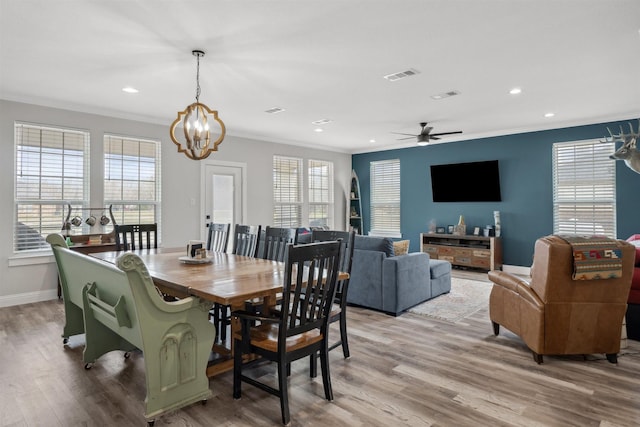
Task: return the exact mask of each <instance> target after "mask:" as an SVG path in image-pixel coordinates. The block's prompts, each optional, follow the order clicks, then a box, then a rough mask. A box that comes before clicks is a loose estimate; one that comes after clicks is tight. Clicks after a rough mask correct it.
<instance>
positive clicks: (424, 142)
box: [418, 141, 429, 147]
mask: <svg viewBox="0 0 640 427" xmlns="http://www.w3.org/2000/svg"><path fill="white" fill-rule="evenodd" d="M418 145H419V146H420V147H424V146H425V145H429V141H418Z"/></svg>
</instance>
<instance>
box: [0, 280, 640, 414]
mask: <svg viewBox="0 0 640 427" xmlns="http://www.w3.org/2000/svg"><path fill="white" fill-rule="evenodd" d="M456 275H462V276H464V277H465V278H469V277H475V276H474V275H473V274H472V273H466V272H457V273H456ZM482 277H486V275H481V276H480V278H482ZM63 317H64V314H63V306H62V303H60V302H58V301H49V302H43V303H37V304H28V305H23V306H16V307H8V308H3V309H0V425H2V426H93V425H95V426H111V425H113V426H116V425H117V426H129V425H133V426H144V425H145V420H144V418H143V416H142V412H143V409H142V401H143V399H144V395H145V391H144V387H145V386H144V376H143V375H144V359H143V357H142V356H141V355H140V354H133V355H132V357H131V358H130V359H128V360H125V359H124V358H123V357H122V353H121V352H112V353H109V354H107V355H105V356H103V357H102V358H101V359H99V360H98V361H97V363H96V364H95V366H94V367H93V369H91V370H89V371H86V370H84V369H83V364H82V341H81V339H80V338H76V339H72V341H71V342H70V346H69V347H67V348H65V347H63V345H62V340H61V338H60V333H61V330H62V325H63ZM349 322H350V323H349V332H350V343H351V353H352V356H351V358H350V359H348V360H345V359H343V358H342V354H341V352H340V350H334V351H332V352H331V373H332V380H333V381H332V383H333V390H334V394H335V400H334V401H333V402H327V401H325V400H324V398H323V391H322V381H321V378H320V377H318V378H316V379H315V380H311V379H310V378H309V377H308V373H307V372H308V371H307V369H308V364H307V361H306V360H302V361H299V362H297V363H295V364H294V365H293V368H292V371H293V372H292V375H291V377H290V385H291V397H290V407H291V416H292V423H291V425H292V426H384V427H387V426H404V425H406V426H456V427H458V426H527V427H529V426H600V427H612V426H634V425H640V342H637V341H629V346H628V348H627V349H624V350H622V351H621V353H620V355H619V357H618V365H613V364H610V363H609V362H607V361H606V360H605V358H604V355H601V354H597V355H589V356H587V357H586V359H585V358H583V357H548V356H545V362H544V364H542V365H537V364H536V363H535V362H534V361H533V359H532V357H531V353H530V352H529V351H528V349H527V348H526V347H525V346H524V345H523V344H522V342H521V341H520V340H519V339H518V338H517V337H516V336H514V335H513V334H511V333H509V332H502V333H501V335H500V336H498V337H494V336H493V334H492V330H491V324H490V322H489V319H488V312H487V310H486V309H483V310H481V311H479V312H477V313H475V314H473V315H472V316H470V317H468V318H467V319H465V320H463V321H461V322H458V323H456V324H453V323H448V322H445V321H438V320H435V319H431V318H428V317H422V316H419V315H414V314H410V313H406V314H404V315H402V316H399V317H396V318H394V317H391V316H387V315H385V314H381V313H377V312H374V311H370V310H365V309H358V308H350V310H349ZM334 336H335V335H334ZM273 374H274V371H273V370H269V371H267V375H273ZM210 386H211V390H212V391H213V398H212V399H211V400H209V402H208V403H207V404H206V405H204V406H203V405H200V404H196V405H193V406H190V407H188V408H184V409H181V410H179V411H175V412H173V413H171V414H168V415H165V416H164V417H161V418H159V419H158V420H157V421H156V426H165V425H172V426H274V425H275V426H277V425H280V409H279V403H278V399H277V398H276V397H274V396H271V395H268V394H267V393H265V392H263V391H261V390H258V389H256V388H254V387H251V386H250V385H247V384H243V397H242V399H240V400H237V401H234V400H233V398H232V396H231V374H230V373H227V374H224V375H222V376H220V377H217V378H214V379H213V380H211V383H210Z"/></svg>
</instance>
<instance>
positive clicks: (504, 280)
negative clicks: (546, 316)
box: [489, 270, 543, 307]
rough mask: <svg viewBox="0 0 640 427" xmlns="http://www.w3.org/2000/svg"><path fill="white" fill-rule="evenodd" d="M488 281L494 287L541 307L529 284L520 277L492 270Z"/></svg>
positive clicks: (538, 298) (540, 302) (539, 300)
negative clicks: (506, 290) (515, 294)
mask: <svg viewBox="0 0 640 427" xmlns="http://www.w3.org/2000/svg"><path fill="white" fill-rule="evenodd" d="M489 280H491V281H492V282H493V283H494V284H495V285H498V286H502V287H503V288H506V289H508V290H510V291H512V292H515V293H517V294H518V295H520V297H522V298H523V299H524V300H526V301H528V302H530V303H532V304H534V305H536V306H538V307H542V306H543V303H542V300H541V299H540V297H538V295H537V294H536V293H535V292H534V291H533V290H532V289H531V287H530V286H529V282H527V281H526V280H524V279H523V278H521V277H518V276H516V275H514V274H511V273H507V272H504V271H499V270H492V271H490V272H489Z"/></svg>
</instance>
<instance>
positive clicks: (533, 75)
mask: <svg viewBox="0 0 640 427" xmlns="http://www.w3.org/2000/svg"><path fill="white" fill-rule="evenodd" d="M639 18H640V1H639V0H599V1H596V0H483V1H479V0H415V1H407V0H380V1H376V0H368V1H363V0H342V1H340V0H324V1H316V0H297V1H294V0H290V1H278V0H269V1H268V0H255V1H220V0H209V1H195V0H182V1H177V0H173V1H163V0H138V1H122V0H120V1H106V0H102V1H96V0H64V1H62V0H0V36H1V37H0V98H2V99H7V100H14V101H22V102H29V103H35V104H40V105H46V106H53V107H60V108H67V109H72V110H78V111H86V112H92V113H98V114H106V115H111V116H115V117H125V118H131V119H137V120H145V121H151V122H154V123H162V124H166V125H167V126H168V125H170V124H171V122H172V121H173V120H174V119H175V117H176V113H177V111H178V110H183V109H184V108H185V107H186V106H187V105H188V104H190V103H192V102H193V101H194V98H195V71H196V59H195V57H193V56H192V54H191V50H193V49H202V50H204V51H206V56H205V57H204V58H203V59H202V60H201V75H200V83H201V87H202V94H201V96H200V101H201V102H203V103H205V104H207V105H208V106H209V107H210V108H212V109H217V110H218V111H219V113H220V118H221V119H222V120H223V121H224V122H225V124H226V127H227V134H228V135H235V136H239V137H249V138H255V139H260V140H266V141H275V142H283V143H292V144H302V145H305V144H309V145H312V146H314V147H318V146H320V147H323V148H325V149H329V150H336V151H344V152H352V153H357V152H365V151H375V150H380V149H386V148H401V147H407V146H413V145H414V144H415V141H413V140H409V141H398V140H397V138H399V136H397V135H394V134H392V133H391V132H402V133H418V131H419V125H418V123H419V122H421V121H427V122H429V124H430V125H432V126H433V127H434V130H433V132H449V131H456V130H462V131H463V132H464V133H463V134H462V135H453V136H451V137H447V138H446V141H457V140H465V139H472V138H478V137H484V136H492V135H501V134H509V133H517V132H523V131H531V130H540V129H550V128H559V127H565V126H573V125H580V124H587V123H596V122H602V121H608V120H627V119H631V118H638V117H640V79H639V78H638V76H639V75H640V74H639V72H640V32H639V30H640V19H639ZM410 68H413V69H416V70H418V71H420V73H419V74H417V75H416V76H413V77H409V78H406V79H403V80H398V81H395V82H389V81H387V80H385V79H384V78H383V76H385V75H388V74H393V73H397V72H401V71H404V70H407V69H410ZM125 86H133V87H135V88H137V89H139V91H140V92H139V93H138V94H134V95H131V94H126V93H124V92H122V90H121V89H122V88H123V87H125ZM516 86H517V87H521V88H522V93H521V94H520V95H518V96H514V95H510V94H509V90H510V89H511V88H513V87H516ZM452 90H455V91H459V93H460V94H459V95H457V96H454V97H450V98H446V99H442V100H434V99H432V98H431V96H432V95H435V94H439V93H443V92H448V91H452ZM272 107H280V108H284V109H285V110H286V111H285V112H282V113H279V114H267V113H265V110H267V109H269V108H272ZM547 112H554V113H555V116H554V117H552V118H545V117H544V114H545V113H547ZM320 119H330V120H332V122H331V123H329V124H326V125H324V126H321V127H322V128H323V129H324V132H322V133H318V132H315V131H314V129H315V128H316V127H318V126H316V125H313V124H312V123H311V122H313V121H315V120H320ZM603 136H604V135H603ZM371 139H375V140H376V142H375V143H372V142H370V140H371Z"/></svg>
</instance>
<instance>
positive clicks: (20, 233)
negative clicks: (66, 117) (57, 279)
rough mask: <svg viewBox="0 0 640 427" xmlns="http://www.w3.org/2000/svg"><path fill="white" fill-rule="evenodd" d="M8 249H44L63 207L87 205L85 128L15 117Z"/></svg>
mask: <svg viewBox="0 0 640 427" xmlns="http://www.w3.org/2000/svg"><path fill="white" fill-rule="evenodd" d="M14 131H15V153H16V180H15V200H14V205H15V221H14V229H13V250H14V252H24V251H33V250H39V249H40V250H41V249H48V248H49V245H48V244H47V243H46V241H45V239H46V236H47V235H48V234H51V233H59V232H60V231H61V230H62V225H63V223H64V219H65V217H64V215H65V214H66V213H67V212H68V209H67V208H66V207H67V204H69V205H71V207H72V209H73V210H74V211H79V210H81V209H82V208H84V207H88V200H89V133H88V132H85V131H79V130H70V129H61V128H55V127H44V126H38V125H31V124H24V123H15V125H14Z"/></svg>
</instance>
